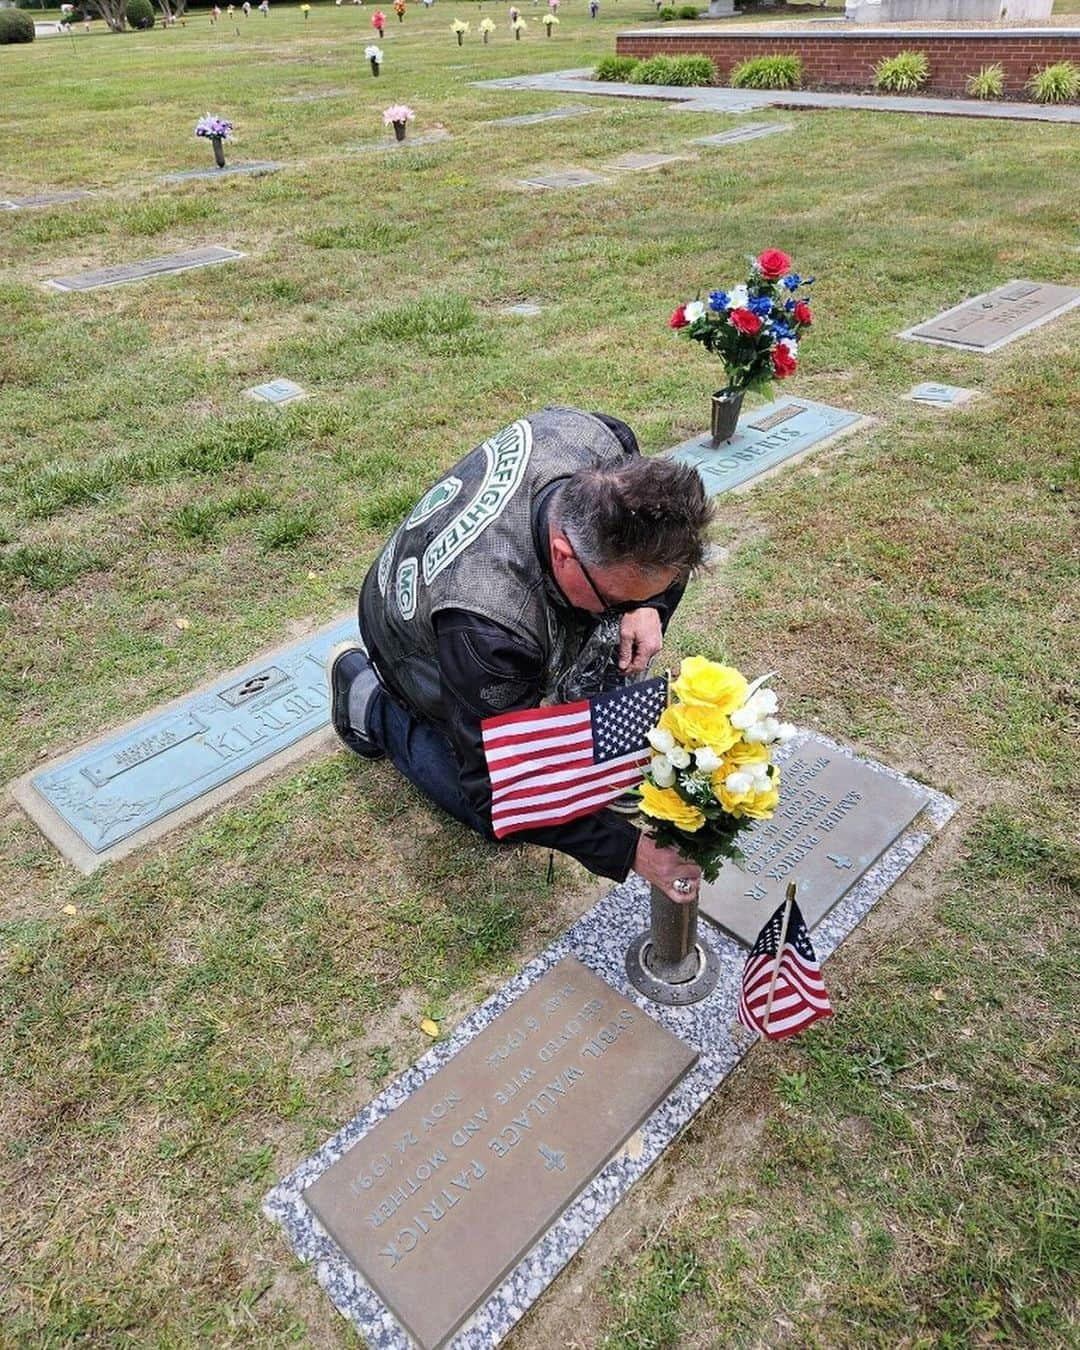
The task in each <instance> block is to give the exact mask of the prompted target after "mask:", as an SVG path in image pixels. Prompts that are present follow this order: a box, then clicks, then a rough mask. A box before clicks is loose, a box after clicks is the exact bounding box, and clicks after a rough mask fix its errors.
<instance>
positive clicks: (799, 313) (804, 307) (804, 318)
mask: <svg viewBox="0 0 1080 1350" xmlns="http://www.w3.org/2000/svg"><path fill="white" fill-rule="evenodd" d="M794 314H795V322H796V323H801V324H802V326H803V327H804V328H809V327H810V325H811V324H812V323H813V322H814V316H813V315H812V314H811V313H810V306H809V305H808V304H807V303H806V301H805V300H796V302H795V311H794Z"/></svg>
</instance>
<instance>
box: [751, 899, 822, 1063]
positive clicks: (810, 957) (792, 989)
mask: <svg viewBox="0 0 1080 1350" xmlns="http://www.w3.org/2000/svg"><path fill="white" fill-rule="evenodd" d="M786 907H787V902H786V901H785V902H784V904H782V905H780V906H778V908H777V910H776V913H775V914H774V915H773V916H772V918H771V919H770V920H769V922H768V923H767V924H766V925H765V927H764V928H763V929H762V930H761V932H760V933H759V934H758V938H757V941H756V942H755V943H754V945H753V948H752V949H751V951H750V955H749V956H748V957H747V958H746V969H745V970H744V971H743V981H742V994H741V995H740V998H739V1021H740V1022H741V1023H742V1024H743V1026H744V1027H747V1028H748V1029H749V1030H750V1031H760V1032H761V1034H762V1035H763V1036H767V1037H768V1038H769V1040H773V1041H778V1040H782V1039H783V1037H785V1036H794V1035H795V1033H796V1032H797V1031H802V1029H803V1028H804V1027H808V1026H810V1024H811V1023H812V1022H816V1021H817V1020H818V1018H819V1017H831V1016H832V1004H831V1003H830V1002H829V995H828V994H827V993H826V991H825V982H824V981H823V980H822V978H821V968H820V966H819V965H818V960H817V957H816V956H815V955H814V948H813V947H812V946H811V943H810V934H809V933H808V932H807V929H806V924H805V922H804V921H803V916H802V914H801V913H800V911H799V906H798V905H797V904H796V903H795V901H794V900H792V902H791V914H790V917H789V919H788V926H787V934H786V936H785V935H784V911H785V909H786ZM778 954H779V957H780V967H779V971H778V973H777V976H776V986H775V988H773V997H772V1006H771V1007H770V1008H769V1024H768V1026H766V1025H765V1010H766V1007H767V1006H768V1003H769V989H770V987H771V986H772V983H773V972H774V971H776V970H777V955H778Z"/></svg>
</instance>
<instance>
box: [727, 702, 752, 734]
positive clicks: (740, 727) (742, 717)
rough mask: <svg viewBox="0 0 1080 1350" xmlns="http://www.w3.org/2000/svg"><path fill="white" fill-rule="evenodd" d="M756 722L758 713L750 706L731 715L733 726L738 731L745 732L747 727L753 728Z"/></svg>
mask: <svg viewBox="0 0 1080 1350" xmlns="http://www.w3.org/2000/svg"><path fill="white" fill-rule="evenodd" d="M756 721H757V713H755V712H754V710H753V708H751V707H749V706H746V707H743V708H736V709H735V711H734V712H733V713H732V714H731V725H732V726H733V727H734V728H735V730H736V731H745V730H746V729H747V727H752V726H753V725H754V723H755V722H756Z"/></svg>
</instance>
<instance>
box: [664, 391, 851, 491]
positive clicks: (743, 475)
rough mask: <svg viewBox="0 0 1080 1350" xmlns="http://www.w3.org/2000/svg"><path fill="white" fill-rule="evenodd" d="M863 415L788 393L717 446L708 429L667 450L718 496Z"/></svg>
mask: <svg viewBox="0 0 1080 1350" xmlns="http://www.w3.org/2000/svg"><path fill="white" fill-rule="evenodd" d="M862 420H863V419H862V416H861V414H859V413H853V412H848V411H847V410H846V409H844V408H833V407H831V406H830V405H829V404H828V403H816V402H814V401H813V400H812V399H808V398H799V399H795V398H784V399H779V400H778V401H777V402H775V403H770V404H768V405H767V406H766V407H764V408H758V409H756V410H755V411H754V412H751V413H743V415H742V417H741V418H740V419H739V425H738V428H737V430H736V432H735V435H734V436H732V438H731V440H730V441H725V442H723V443H722V444H721V445H720V446H718V447H716V448H714V447H713V444H712V438H711V437H710V435H709V434H708V433H707V432H706V433H705V434H704V435H702V436H694V437H691V439H690V440H688V441H682V442H681V443H680V444H679V445H676V446H672V448H671V449H670V450H667V451H665V452H664V453H665V454H666V455H667V456H668V457H669V458H671V459H677V460H679V461H680V462H681V463H683V464H692V465H693V466H694V468H695V469H697V471H698V473H699V474H700V475H701V480H702V482H703V483H704V484H705V490H706V492H708V494H709V496H710V497H716V496H718V495H719V494H720V493H721V492H726V491H728V490H729V489H730V488H733V487H738V486H739V485H740V484H741V483H745V482H747V481H748V480H749V479H751V478H756V477H757V476H758V475H759V474H762V473H765V472H766V471H767V470H769V469H773V468H775V467H776V466H777V465H778V464H782V463H784V461H785V460H789V459H792V458H793V457H794V456H796V455H801V454H803V453H804V452H805V451H807V450H809V449H811V448H812V447H813V446H815V445H819V444H820V443H821V442H822V441H826V440H828V439H830V438H831V437H833V436H835V435H837V434H838V433H839V432H842V431H847V430H849V429H851V428H854V427H856V426H858V425H859V423H860V422H861V421H862Z"/></svg>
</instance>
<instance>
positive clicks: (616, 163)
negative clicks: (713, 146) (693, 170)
mask: <svg viewBox="0 0 1080 1350" xmlns="http://www.w3.org/2000/svg"><path fill="white" fill-rule="evenodd" d="M696 158H697V156H696V155H660V154H650V153H635V152H631V153H629V154H626V155H620V156H619V157H618V158H617V159H611V160H608V162H607V163H606V164H603V165H601V168H603V169H605V170H607V169H610V170H611V171H612V172H614V173H647V172H649V171H650V170H652V169H662V168H663V167H664V165H665V164H677V163H678V162H679V161H681V160H692V159H696Z"/></svg>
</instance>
